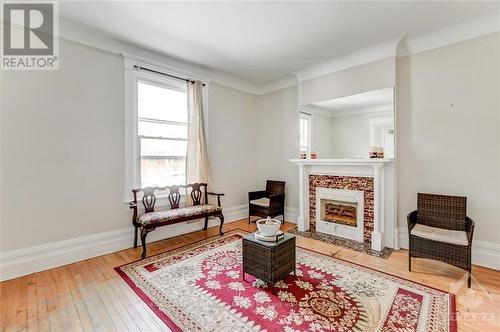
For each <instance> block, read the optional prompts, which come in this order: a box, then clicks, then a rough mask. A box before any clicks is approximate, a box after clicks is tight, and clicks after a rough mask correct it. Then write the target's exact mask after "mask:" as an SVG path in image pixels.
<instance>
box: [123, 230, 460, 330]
mask: <svg viewBox="0 0 500 332" xmlns="http://www.w3.org/2000/svg"><path fill="white" fill-rule="evenodd" d="M238 231H241V232H244V233H252V232H250V231H247V230H244V229H241V228H234V229H232V230H229V231H227V232H226V233H224V235H222V236H221V235H213V236H209V237H207V238H204V239H201V240H197V241H194V242H191V243H188V244H185V245H182V246H180V247H176V248H172V249H169V250H166V251H164V252H161V253H158V254H154V255H152V256H149V257H146V258H144V259H137V260H135V261H132V262H129V263H125V264H122V265H120V266H117V267H115V268H114V270H115V271H116V273H117V274H118V275H119V276H120V277H121V278H122V279H123V280H124V281H125V282H126V283H127V285H129V287H130V288H131V289H132V290H133V291H134V292H135V293H136V294H137V296H139V298H140V299H141V300H142V301H143V302H144V303H146V305H148V307H149V308H150V309H151V310H152V311H153V312H154V313H155V314H156V315H157V316H158V317H159V318H160V319H161V320H162V321H163V322H164V323H165V324H166V325H167V326H168V327H169V328H170V329H171V330H172V331H175V332H177V331H179V332H182V331H183V330H182V329H181V328H180V327H179V326H177V324H176V323H175V322H174V321H173V320H172V319H170V317H169V316H168V315H167V314H166V313H165V312H163V311H162V310H161V309H160V308H159V307H158V306H157V305H156V304H155V303H154V302H153V301H152V300H151V299H150V298H149V296H148V295H146V294H145V293H144V292H143V291H142V290H141V289H140V288H139V287H137V285H136V284H135V283H134V281H132V279H131V278H130V277H129V276H128V275H127V274H126V273H125V272H124V271H123V270H122V267H124V266H127V265H131V264H134V263H137V262H140V261H143V260H150V259H152V258H154V257H157V256H160V255H164V254H167V253H171V252H173V251H176V250H180V249H186V247H194V246H199V245H202V242H210V241H209V240H212V239H214V238H220V239H222V238H224V237H230V236H235V235H239V234H237V233H238ZM232 233H235V234H232ZM292 234H293V233H292ZM299 236H301V235H300V234H299ZM297 247H298V248H301V249H302V250H306V251H309V252H312V253H315V254H319V255H323V256H326V257H329V258H330V259H334V260H339V261H342V262H345V263H348V264H353V265H356V266H359V267H361V268H364V269H367V270H371V271H374V272H377V273H381V274H385V275H388V276H391V277H394V278H397V279H401V280H405V281H407V282H410V283H414V284H417V285H420V286H423V287H426V288H429V289H432V290H435V291H438V292H441V293H443V294H446V295H448V297H449V303H450V308H449V309H450V310H449V328H450V330H449V332H457V321H456V316H457V311H456V298H455V294H454V293H450V292H448V291H445V290H442V289H440V288H436V287H432V286H428V285H426V284H423V283H420V282H418V281H413V280H410V279H408V278H404V277H400V276H397V275H394V274H391V273H388V272H385V271H381V270H378V269H375V268H372V267H369V266H365V265H361V264H359V263H355V262H352V261H349V260H346V259H343V258H340V257H334V256H331V255H327V254H324V253H322V252H319V251H316V250H313V249H309V248H305V247H302V246H299V245H297Z"/></svg>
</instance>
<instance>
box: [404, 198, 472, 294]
mask: <svg viewBox="0 0 500 332" xmlns="http://www.w3.org/2000/svg"><path fill="white" fill-rule="evenodd" d="M408 232H409V233H408V236H409V244H410V245H409V247H410V248H409V251H408V270H409V271H411V258H412V257H415V258H418V257H420V258H428V259H434V260H438V261H441V262H445V263H448V264H450V265H454V266H456V267H459V268H462V269H464V270H466V271H467V272H468V275H469V278H468V281H467V283H468V286H469V288H470V286H471V277H472V270H471V269H472V264H471V258H472V236H473V235H474V221H473V220H472V219H470V218H469V217H467V197H460V196H445V195H436V194H422V193H418V194H417V210H415V211H413V212H411V213H410V214H409V215H408Z"/></svg>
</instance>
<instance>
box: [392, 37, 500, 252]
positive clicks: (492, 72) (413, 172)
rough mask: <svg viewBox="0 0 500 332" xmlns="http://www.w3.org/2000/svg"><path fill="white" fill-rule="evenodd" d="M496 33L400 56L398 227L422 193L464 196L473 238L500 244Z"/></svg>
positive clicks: (499, 91) (499, 93)
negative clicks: (472, 228)
mask: <svg viewBox="0 0 500 332" xmlns="http://www.w3.org/2000/svg"><path fill="white" fill-rule="evenodd" d="M499 38H500V34H498V33H495V34H490V35H487V36H483V37H480V38H476V39H472V40H468V41H465V42H461V43H458V44H454V45H450V46H447V47H442V48H438V49H435V50H431V51H427V52H423V53H420V54H416V55H412V56H408V57H404V58H400V59H398V62H397V91H396V95H397V153H398V159H399V164H398V172H399V175H398V210H399V216H398V217H399V223H400V225H401V226H403V227H405V228H406V226H405V223H406V221H405V220H406V213H408V212H409V211H411V210H413V209H414V208H415V205H416V202H415V200H416V194H417V192H432V193H443V194H456V195H464V196H467V197H468V214H469V215H470V216H471V217H472V218H473V219H475V220H476V235H475V239H477V240H482V241H489V242H495V243H500V196H499V195H500V192H499V191H500V125H499V124H500V122H499V114H500V103H499V96H500V89H499V88H500V86H499V77H500V75H499V74H500V72H499V70H500V69H499V61H500V52H499V43H500V39H499ZM451 104H453V106H451Z"/></svg>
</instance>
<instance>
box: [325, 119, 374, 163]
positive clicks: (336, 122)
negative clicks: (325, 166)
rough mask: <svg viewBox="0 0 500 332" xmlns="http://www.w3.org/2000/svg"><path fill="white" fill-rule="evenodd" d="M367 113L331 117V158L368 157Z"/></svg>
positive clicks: (368, 126)
mask: <svg viewBox="0 0 500 332" xmlns="http://www.w3.org/2000/svg"><path fill="white" fill-rule="evenodd" d="M370 116H373V115H369V114H359V115H349V116H338V117H334V118H332V120H331V121H332V122H331V130H332V153H331V155H330V157H331V158H368V150H369V145H370V130H369V128H370V124H369V121H370Z"/></svg>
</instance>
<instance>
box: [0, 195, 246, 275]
mask: <svg viewBox="0 0 500 332" xmlns="http://www.w3.org/2000/svg"><path fill="white" fill-rule="evenodd" d="M223 213H224V219H225V224H226V223H230V222H233V221H236V220H240V219H243V218H246V217H247V216H248V205H247V204H244V205H238V206H233V207H229V208H225V209H224V210H223ZM203 222H204V221H203V220H196V221H192V222H185V223H180V224H175V225H171V226H165V227H160V228H158V229H157V230H156V231H154V232H152V233H150V234H149V235H148V239H147V240H148V242H153V241H157V240H161V239H165V238H169V237H173V236H177V235H181V234H186V233H190V232H194V231H197V230H200V229H202V227H203ZM218 224H219V221H218V219H213V220H212V219H211V220H209V227H212V226H216V225H218ZM133 240H134V228H133V227H127V228H122V229H117V230H114V231H109V232H104V233H99V234H92V235H88V236H83V237H79V238H76V239H70V240H64V241H58V242H52V243H46V244H42V245H38V246H34V247H29V248H24V249H19V250H13V251H8V252H4V253H1V254H0V281H4V280H8V279H12V278H17V277H20V276H24V275H28V274H31V273H35V272H39V271H44V270H47V269H51V268H54V267H58V266H61V265H65V264H70V263H74V262H78V261H81V260H84V259H88V258H92V257H96V256H100V255H105V254H109V253H112V252H115V251H119V250H123V249H127V248H130V247H132V244H133Z"/></svg>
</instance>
